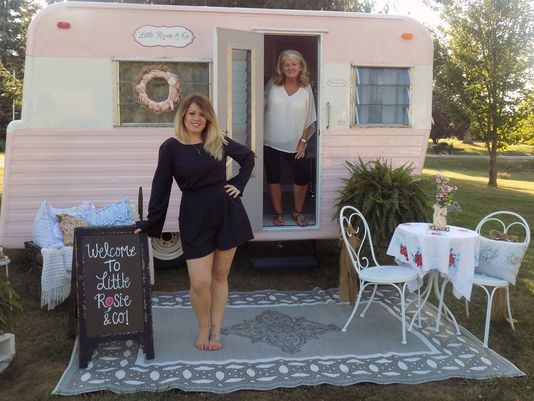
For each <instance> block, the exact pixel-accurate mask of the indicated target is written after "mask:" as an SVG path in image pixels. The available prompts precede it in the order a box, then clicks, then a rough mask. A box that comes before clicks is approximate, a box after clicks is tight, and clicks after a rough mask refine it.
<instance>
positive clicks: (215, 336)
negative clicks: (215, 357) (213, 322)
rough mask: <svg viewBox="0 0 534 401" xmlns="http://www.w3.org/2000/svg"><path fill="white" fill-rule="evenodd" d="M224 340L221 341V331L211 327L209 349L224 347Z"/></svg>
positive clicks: (216, 349)
mask: <svg viewBox="0 0 534 401" xmlns="http://www.w3.org/2000/svg"><path fill="white" fill-rule="evenodd" d="M222 347H223V345H222V341H221V332H220V331H216V330H215V327H212V328H211V331H210V341H209V350H210V351H218V350H220V349H222Z"/></svg>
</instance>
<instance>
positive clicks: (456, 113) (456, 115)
mask: <svg viewBox="0 0 534 401" xmlns="http://www.w3.org/2000/svg"><path fill="white" fill-rule="evenodd" d="M430 33H431V35H432V36H433V42H434V81H436V82H437V83H439V82H447V76H443V74H446V72H447V67H448V66H447V63H448V55H447V48H446V47H445V46H444V45H443V44H442V43H441V42H440V40H439V37H438V34H437V33H436V32H435V31H433V30H430ZM447 92H448V91H446V90H444V88H443V85H439V84H435V85H434V87H433V90H432V129H431V130H430V138H431V139H432V141H433V142H434V143H437V142H438V141H439V139H441V138H451V137H456V138H460V139H463V138H464V136H465V134H466V132H467V130H468V129H469V117H468V116H467V114H466V113H465V111H464V110H463V109H462V108H461V107H458V106H459V104H458V102H457V101H455V100H454V98H451V97H450V96H449V94H448V93H447Z"/></svg>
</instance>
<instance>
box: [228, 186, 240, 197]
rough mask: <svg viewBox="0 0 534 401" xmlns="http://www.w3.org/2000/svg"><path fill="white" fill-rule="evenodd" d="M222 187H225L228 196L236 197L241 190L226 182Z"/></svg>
mask: <svg viewBox="0 0 534 401" xmlns="http://www.w3.org/2000/svg"><path fill="white" fill-rule="evenodd" d="M224 189H225V191H226V193H227V194H228V196H231V197H232V198H237V197H238V196H239V194H240V193H241V191H240V190H239V189H237V188H236V187H234V186H233V185H231V184H226V185H225V186H224Z"/></svg>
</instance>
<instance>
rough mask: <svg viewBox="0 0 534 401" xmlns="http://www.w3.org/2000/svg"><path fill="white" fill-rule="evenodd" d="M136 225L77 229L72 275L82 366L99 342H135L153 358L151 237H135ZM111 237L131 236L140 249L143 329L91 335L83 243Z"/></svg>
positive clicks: (144, 235) (147, 356)
mask: <svg viewBox="0 0 534 401" xmlns="http://www.w3.org/2000/svg"><path fill="white" fill-rule="evenodd" d="M135 228H136V227H135V226H104V227H89V228H85V227H84V228H82V227H78V228H76V229H75V230H74V253H73V264H72V269H73V271H72V274H73V281H74V277H75V278H76V289H77V291H76V292H77V294H76V301H77V308H76V311H77V317H78V320H77V321H78V336H79V346H80V350H79V367H80V369H83V368H86V367H87V364H88V362H89V360H90V359H91V357H92V355H93V352H94V350H95V349H96V347H97V346H98V344H99V343H103V342H108V341H121V340H128V339H131V340H135V341H137V342H138V343H139V344H140V345H141V346H142V347H143V349H144V352H145V356H146V358H147V359H154V334H153V327H152V307H151V295H150V271H149V267H148V266H149V265H148V261H149V260H148V258H149V253H148V237H147V234H146V233H139V234H134V230H135ZM107 235H109V236H110V238H113V236H117V235H128V236H131V237H130V238H131V240H132V242H131V243H133V244H135V245H137V246H138V248H139V249H140V252H141V255H140V259H141V266H140V268H141V291H142V298H143V317H142V319H143V323H142V326H143V327H142V328H141V329H140V330H135V331H125V332H122V333H112V334H102V335H88V330H87V328H88V322H87V303H86V295H87V288H86V281H85V277H86V274H87V272H86V269H85V268H86V263H85V260H84V250H83V246H82V244H83V243H84V239H85V238H86V237H91V236H93V237H94V236H107Z"/></svg>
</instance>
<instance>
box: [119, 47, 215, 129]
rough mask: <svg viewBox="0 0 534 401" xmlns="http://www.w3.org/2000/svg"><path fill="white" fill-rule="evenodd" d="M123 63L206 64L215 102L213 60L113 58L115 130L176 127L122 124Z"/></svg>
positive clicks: (164, 123) (169, 125) (166, 123)
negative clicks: (121, 82) (120, 68)
mask: <svg viewBox="0 0 534 401" xmlns="http://www.w3.org/2000/svg"><path fill="white" fill-rule="evenodd" d="M121 62H141V63H147V65H149V64H158V63H169V64H170V63H204V64H207V65H208V92H209V99H210V101H212V102H213V59H211V58H210V59H208V58H205V57H179V58H163V57H156V58H144V57H113V58H112V59H111V75H112V77H111V79H112V83H111V84H112V93H113V127H114V128H132V127H135V128H165V129H168V128H169V127H172V126H173V125H174V122H161V123H149V122H145V123H131V122H128V123H124V122H123V123H121V110H120V106H121V103H120V82H119V81H120V76H119V64H120V63H121Z"/></svg>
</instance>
